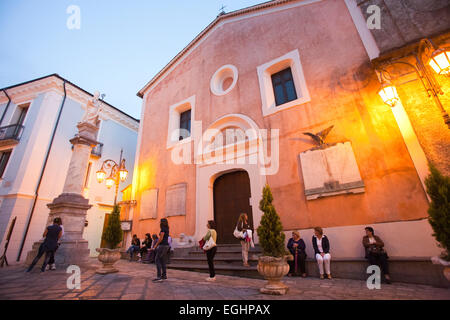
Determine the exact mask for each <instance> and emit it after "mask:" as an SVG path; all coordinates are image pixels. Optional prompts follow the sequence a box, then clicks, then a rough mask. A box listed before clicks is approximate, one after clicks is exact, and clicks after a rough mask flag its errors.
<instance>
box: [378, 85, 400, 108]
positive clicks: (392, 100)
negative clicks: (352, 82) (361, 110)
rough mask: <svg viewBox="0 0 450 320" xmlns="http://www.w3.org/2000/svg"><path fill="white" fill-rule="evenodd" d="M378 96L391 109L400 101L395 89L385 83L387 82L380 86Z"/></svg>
mask: <svg viewBox="0 0 450 320" xmlns="http://www.w3.org/2000/svg"><path fill="white" fill-rule="evenodd" d="M378 94H379V95H380V97H381V99H382V100H383V102H384V103H385V104H387V105H388V106H389V107H391V108H393V107H395V105H396V104H397V102H399V101H400V98H399V96H398V94H397V89H396V88H395V86H394V85H392V84H390V83H387V82H385V83H383V84H382V85H381V88H380V90H379V91H378Z"/></svg>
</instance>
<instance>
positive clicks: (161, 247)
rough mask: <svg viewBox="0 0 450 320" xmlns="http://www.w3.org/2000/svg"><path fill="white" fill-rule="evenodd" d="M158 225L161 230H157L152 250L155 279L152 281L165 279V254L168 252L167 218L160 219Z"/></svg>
mask: <svg viewBox="0 0 450 320" xmlns="http://www.w3.org/2000/svg"><path fill="white" fill-rule="evenodd" d="M159 226H160V228H161V231H160V232H159V239H158V242H157V243H156V245H155V247H154V249H153V250H155V263H156V274H157V277H156V279H153V282H161V281H163V280H166V279H167V273H166V263H167V255H168V253H169V241H168V239H169V222H168V221H167V219H165V218H163V219H161V221H160V223H159Z"/></svg>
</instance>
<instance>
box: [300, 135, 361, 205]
mask: <svg viewBox="0 0 450 320" xmlns="http://www.w3.org/2000/svg"><path fill="white" fill-rule="evenodd" d="M299 157H300V165H301V170H302V174H303V183H304V186H305V195H306V199H307V200H314V199H317V198H320V197H327V196H335V195H339V194H348V193H363V192H364V191H365V187H364V182H363V181H362V179H361V175H360V173H359V169H358V164H357V163H356V158H355V154H354V152H353V148H352V145H351V143H350V142H349V141H347V142H342V143H338V144H336V145H333V146H331V147H327V148H324V149H316V150H308V151H305V152H302V153H300V155H299Z"/></svg>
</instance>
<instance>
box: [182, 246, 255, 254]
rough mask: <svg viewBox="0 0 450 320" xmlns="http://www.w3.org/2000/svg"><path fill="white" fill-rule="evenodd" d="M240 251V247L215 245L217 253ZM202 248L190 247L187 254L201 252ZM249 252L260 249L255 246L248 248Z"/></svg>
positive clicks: (253, 252)
mask: <svg viewBox="0 0 450 320" xmlns="http://www.w3.org/2000/svg"><path fill="white" fill-rule="evenodd" d="M219 252H220V253H239V254H241V253H242V249H241V247H240V246H239V247H229V246H227V247H219V246H218V247H217V253H219ZM203 253H204V252H203V250H201V249H200V248H198V247H197V248H192V249H191V250H189V254H203ZM249 253H252V254H260V253H261V249H260V248H258V247H256V248H250V250H249Z"/></svg>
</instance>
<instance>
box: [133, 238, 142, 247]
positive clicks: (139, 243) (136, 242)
mask: <svg viewBox="0 0 450 320" xmlns="http://www.w3.org/2000/svg"><path fill="white" fill-rule="evenodd" d="M131 244H132V245H133V246H138V247H140V246H141V240H139V238H136V239H132V240H131Z"/></svg>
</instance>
